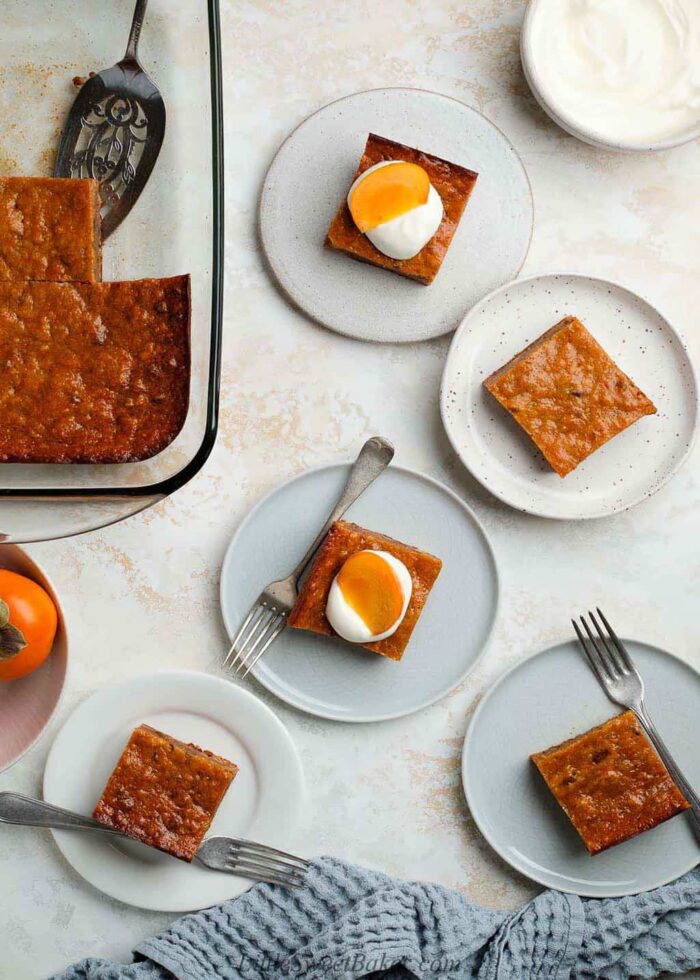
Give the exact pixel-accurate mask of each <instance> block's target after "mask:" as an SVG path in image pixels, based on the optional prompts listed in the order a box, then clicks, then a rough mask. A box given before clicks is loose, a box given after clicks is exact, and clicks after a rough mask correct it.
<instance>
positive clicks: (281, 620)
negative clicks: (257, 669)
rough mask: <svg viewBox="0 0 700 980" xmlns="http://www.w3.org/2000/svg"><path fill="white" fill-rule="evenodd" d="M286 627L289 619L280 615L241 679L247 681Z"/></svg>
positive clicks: (282, 614)
mask: <svg viewBox="0 0 700 980" xmlns="http://www.w3.org/2000/svg"><path fill="white" fill-rule="evenodd" d="M286 625H287V617H286V616H285V615H284V613H280V614H279V617H278V619H277V621H276V624H275V625H273V627H272V629H271V631H270V633H269V634H268V637H267V639H266V640H265V642H264V643H263V645H262V647H261V648H260V650H258V652H257V653H256V654H255V656H254V657H253V659H252V660H251V661H250V662H249V664H248V666H247V668H246V669H245V671H244V672H243V673H242V674H241V677H243V678H244V679H245V678H246V677H247V676H248V674H249V673H250V672H251V670H252V669H253V667H254V666H255V665H256V663H257V662H258V660H260V658H261V657H262V655H263V654H264V653H265V651H266V650H267V648H268V647H269V645H270V644H271V643H273V642H274V641H275V640H276V639H277V637H278V636H279V635H280V633H281V632H282V630H283V629H284V627H285V626H286ZM242 666H243V665H241V667H242Z"/></svg>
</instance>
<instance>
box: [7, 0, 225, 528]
mask: <svg viewBox="0 0 700 980" xmlns="http://www.w3.org/2000/svg"><path fill="white" fill-rule="evenodd" d="M133 10H134V0H111V2H110V3H109V4H102V3H100V4H96V3H95V2H94V0H61V2H60V3H56V4H54V3H48V2H42V3H41V4H40V5H38V6H37V5H36V4H28V3H27V2H26V0H4V3H3V4H2V10H1V12H0V53H1V56H2V57H1V58H0V65H1V67H0V82H1V84H0V133H2V140H1V141H0V173H1V174H26V175H50V174H51V173H52V172H53V163H54V155H55V151H56V147H57V144H58V138H59V135H60V132H61V129H62V126H63V123H64V120H65V118H66V115H67V113H68V110H69V108H70V106H71V104H72V101H73V99H74V98H75V94H76V91H77V89H76V87H75V84H74V83H73V78H75V77H78V78H79V77H85V76H87V75H88V73H89V72H90V71H99V70H101V69H102V68H108V67H109V66H110V65H112V64H114V63H115V62H117V61H119V59H120V58H121V57H122V55H123V53H124V49H125V48H126V42H127V38H128V35H129V28H130V25H131V17H132V14H133ZM139 56H140V60H141V63H142V64H143V66H144V68H145V70H146V71H147V72H148V74H149V75H150V76H151V77H152V79H153V81H154V82H155V84H156V85H157V86H158V88H159V89H160V91H161V93H162V95H163V99H164V102H165V106H166V112H167V123H166V131H165V141H164V143H163V148H162V150H161V154H160V157H159V158H158V162H157V163H156V167H155V170H154V172H153V174H152V175H151V178H150V180H149V182H148V184H147V185H146V187H145V189H144V191H143V193H142V195H141V197H140V198H139V200H138V202H137V203H136V205H135V207H134V209H133V211H132V212H131V213H130V214H129V215H128V216H127V218H126V220H125V221H124V223H123V224H122V225H121V226H120V227H119V228H118V229H117V230H116V231H115V233H114V234H113V235H112V236H111V237H110V238H109V239H108V241H107V242H106V243H105V246H104V268H103V278H104V279H140V278H145V277H149V276H172V275H178V274H181V273H185V272H189V273H190V274H191V277H192V335H191V345H192V380H191V387H190V407H189V411H188V415H187V419H186V422H185V425H184V427H183V429H182V431H181V432H180V434H179V435H178V436H177V438H176V439H175V440H174V442H173V443H171V445H170V446H168V447H167V448H166V449H165V450H164V451H163V452H161V453H159V454H158V455H157V456H155V457H153V458H152V459H149V460H146V461H145V462H141V463H125V464H119V465H109V466H106V465H99V466H98V465H84V464H81V465H70V464H50V465H48V464H41V465H39V464H10V463H3V464H0V540H2V541H15V542H26V541H38V540H48V539H51V538H57V537H65V536H67V535H71V534H78V533H81V532H83V531H89V530H94V529H95V528H98V527H103V526H104V525H106V524H111V523H114V522H115V521H119V520H123V519H124V518H125V517H129V516H130V515H131V514H134V513H136V512H137V511H140V510H143V509H144V508H145V507H149V506H150V505H151V504H153V503H155V502H156V501H158V500H161V499H162V498H163V497H166V496H168V494H171V493H173V492H174V491H175V490H177V489H178V488H179V487H182V486H184V484H185V483H187V482H188V481H189V480H191V479H192V477H193V476H194V475H195V474H196V473H197V472H198V471H199V470H200V469H201V467H202V466H203V465H204V463H205V461H206V459H207V457H208V456H209V453H210V452H211V449H212V447H213V445H214V441H215V439H216V430H217V422H218V400H219V380H220V355H221V332H222V292H223V282H222V276H223V121H222V104H221V46H220V28H219V9H218V0H190V2H188V3H177V4H176V3H173V2H172V0H151V3H150V4H149V8H148V11H147V14H146V20H145V24H144V28H143V32H142V36H141V44H140V50H139ZM0 384H2V377H1V375H0ZM37 410H38V411H40V406H37Z"/></svg>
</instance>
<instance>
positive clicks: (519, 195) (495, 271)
mask: <svg viewBox="0 0 700 980" xmlns="http://www.w3.org/2000/svg"><path fill="white" fill-rule="evenodd" d="M370 132H372V133H376V134H377V135H379V136H385V137H386V138H388V139H393V140H397V141H398V142H400V143H404V144H406V145H408V146H413V147H417V148H418V149H421V150H425V152H426V153H432V154H434V155H436V156H439V157H442V158H443V159H446V160H450V161H452V162H454V163H458V164H461V165H462V166H465V167H469V168H470V169H471V170H476V171H478V172H479V179H478V181H477V183H476V187H475V188H474V191H473V192H472V195H471V197H470V199H469V202H468V204H467V207H466V210H465V212H464V215H463V216H462V220H461V221H460V224H459V227H458V229H457V232H456V234H455V236H454V239H453V240H452V244H451V245H450V249H449V251H448V253H447V257H446V258H445V261H444V262H443V265H442V268H441V270H440V272H439V274H438V276H437V278H436V279H435V281H434V282H433V283H432V284H431V285H430V286H423V285H421V284H420V283H416V282H413V281H411V280H409V279H404V278H403V277H402V276H399V275H397V274H396V273H393V272H389V271H387V270H386V269H379V268H376V267H373V266H370V265H367V264H365V263H363V262H357V261H356V260H354V259H351V258H349V257H348V256H347V255H342V254H340V253H338V252H333V251H331V250H330V249H327V248H324V247H323V241H324V239H325V237H326V232H327V230H328V226H329V225H330V223H331V220H332V219H333V216H334V215H335V213H336V211H337V210H338V208H339V206H340V204H341V202H342V201H343V199H344V198H345V196H346V195H347V192H348V190H349V189H350V184H351V183H352V177H353V174H354V173H355V170H356V168H357V164H358V163H359V160H360V157H361V156H362V151H363V149H364V146H365V140H366V139H367V135H368V133H370ZM532 221H533V205H532V192H531V190H530V184H529V181H528V178H527V175H526V173H525V170H524V168H523V165H522V163H521V162H520V158H519V157H518V155H517V153H516V151H515V150H514V148H513V146H512V145H511V144H510V143H509V142H508V140H507V139H506V137H505V136H504V135H503V133H502V132H501V131H500V130H499V129H497V128H496V126H494V125H493V123H491V122H489V120H488V119H486V118H485V117H484V116H482V115H481V114H480V113H479V112H477V111H476V110H475V109H472V108H470V107H469V106H467V105H464V103H462V102H458V101H457V100H456V99H452V98H448V97H447V96H444V95H437V94H436V93H434V92H425V91H422V90H421V89H411V88H390V89H374V90H372V91H369V92H359V93H357V94H356V95H350V96H348V97H347V98H344V99H339V100H338V101H337V102H332V103H331V104H330V105H327V106H325V107H324V108H323V109H320V110H319V111H318V112H316V113H314V115H312V116H310V117H309V118H308V119H307V120H306V121H305V122H303V123H302V124H301V125H300V126H299V127H298V128H297V129H295V130H294V132H293V133H292V134H291V136H289V138H288V139H287V140H286V142H284V143H283V144H282V146H281V147H280V149H279V151H278V153H277V155H276V157H275V159H274V160H273V162H272V165H271V167H270V169H269V171H268V173H267V177H266V178H265V185H264V187H263V192H262V197H261V201H260V233H261V238H262V244H263V248H264V249H265V253H266V255H267V258H268V261H269V263H270V266H271V267H272V270H273V272H274V274H275V276H276V277H277V280H278V281H279V283H280V285H281V286H282V288H283V290H284V291H285V292H286V293H287V295H288V296H289V297H290V298H291V299H292V300H293V302H294V303H296V304H297V306H299V307H300V308H301V309H302V310H304V312H305V313H307V314H308V315H309V316H310V317H313V319H315V320H317V321H318V322H319V323H322V324H323V325H324V326H327V327H330V329H331V330H335V331H337V332H338V333H342V334H346V335H347V336H349V337H357V338H358V339H359V340H375V341H392V342H406V341H416V340H427V339H428V338H430V337H439V336H440V335H441V334H444V333H448V332H449V331H450V330H454V329H455V327H456V326H457V324H458V323H459V321H460V320H461V318H462V317H463V316H464V313H465V311H466V310H468V309H469V308H470V307H471V306H473V304H474V303H476V302H477V300H479V299H481V297H482V296H484V295H485V294H486V293H488V292H490V290H492V289H495V288H496V286H499V285H500V284H501V283H503V282H507V281H508V280H509V279H512V278H513V276H515V275H517V274H518V271H519V270H520V268H521V267H522V264H523V262H524V261H525V256H526V255H527V250H528V248H529V246H530V238H531V235H532Z"/></svg>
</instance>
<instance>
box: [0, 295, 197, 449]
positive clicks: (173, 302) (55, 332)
mask: <svg viewBox="0 0 700 980" xmlns="http://www.w3.org/2000/svg"><path fill="white" fill-rule="evenodd" d="M0 364H2V366H3V383H2V384H1V385H0V462H2V463H127V462H136V461H138V460H143V459H148V458H150V457H151V456H154V455H155V454H156V453H159V452H161V451H162V450H163V449H164V448H165V447H166V446H168V445H169V444H170V443H171V442H172V441H173V439H175V437H176V436H177V434H178V433H179V431H180V429H181V428H182V426H183V425H184V423H185V419H186V417H187V408H188V404H189V392H190V279H189V276H174V277H172V278H169V279H139V280H134V281H130V282H73V283H70V282H16V281H15V282H2V281H0Z"/></svg>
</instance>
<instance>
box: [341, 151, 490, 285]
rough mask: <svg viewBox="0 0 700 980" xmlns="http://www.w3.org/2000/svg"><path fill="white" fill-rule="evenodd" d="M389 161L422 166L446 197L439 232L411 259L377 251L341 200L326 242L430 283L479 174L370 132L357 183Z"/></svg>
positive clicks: (357, 174)
mask: <svg viewBox="0 0 700 980" xmlns="http://www.w3.org/2000/svg"><path fill="white" fill-rule="evenodd" d="M388 160H403V161H405V162H406V163H415V164H418V166H420V167H422V168H423V169H424V170H425V171H426V173H427V174H428V177H429V178H430V183H431V184H432V185H433V187H434V188H435V190H436V191H437V192H438V194H439V195H440V197H441V199H442V204H443V208H444V211H445V213H444V215H443V218H442V222H441V224H440V227H439V228H438V230H437V232H436V233H435V235H433V237H432V238H431V239H430V241H429V242H428V244H427V245H425V246H424V247H423V248H422V249H421V251H420V252H419V253H418V254H417V255H416V256H414V257H413V258H412V259H392V258H390V257H389V256H388V255H384V254H383V253H382V252H380V251H379V250H378V249H376V248H375V247H374V245H373V244H372V243H371V242H370V240H369V238H367V236H366V235H363V234H362V232H361V231H360V230H359V229H358V228H357V226H356V225H355V222H354V221H353V219H352V215H351V214H350V209H349V207H348V204H347V201H346V200H343V203H342V204H341V205H340V208H339V210H338V212H337V214H336V216H335V218H334V219H333V221H332V223H331V226H330V228H329V229H328V234H327V236H326V245H327V246H329V247H330V248H334V249H336V250H338V251H341V252H345V253H346V254H348V255H351V256H352V257H353V258H356V259H360V260H361V261H364V262H369V263H371V264H372V265H378V266H381V267H382V268H385V269H391V270H392V271H393V272H398V273H400V274H401V275H403V276H408V277H409V278H410V279H416V280H418V281H419V282H421V283H423V284H424V285H428V284H429V283H431V282H432V281H433V279H434V278H435V276H436V275H437V274H438V272H439V270H440V266H441V265H442V263H443V260H444V258H445V255H446V254H447V250H448V248H449V247H450V242H451V241H452V238H453V236H454V233H455V232H456V230H457V225H458V224H459V220H460V218H461V217H462V212H463V211H464V208H465V207H466V204H467V201H468V200H469V195H470V194H471V192H472V190H473V189H474V184H475V183H476V180H477V177H478V176H479V175H478V174H477V173H475V172H474V171H473V170H468V169H467V168H466V167H461V166H459V164H456V163H450V162H449V161H448V160H442V159H441V158H440V157H436V156H433V155H432V154H430V153H425V152H423V151H422V150H417V149H414V148H413V147H410V146H404V144H403V143H396V142H395V141H394V140H389V139H385V138H384V137H383V136H376V135H375V134H374V133H370V134H369V136H368V137H367V144H366V146H365V150H364V153H363V154H362V158H361V160H360V163H359V166H358V168H357V170H356V171H355V175H354V177H353V181H355V180H356V179H357V178H358V177H359V176H360V174H362V173H364V171H365V170H368V169H369V168H370V167H373V166H375V165H376V164H377V163H382V162H383V161H388ZM351 183H352V182H351Z"/></svg>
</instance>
